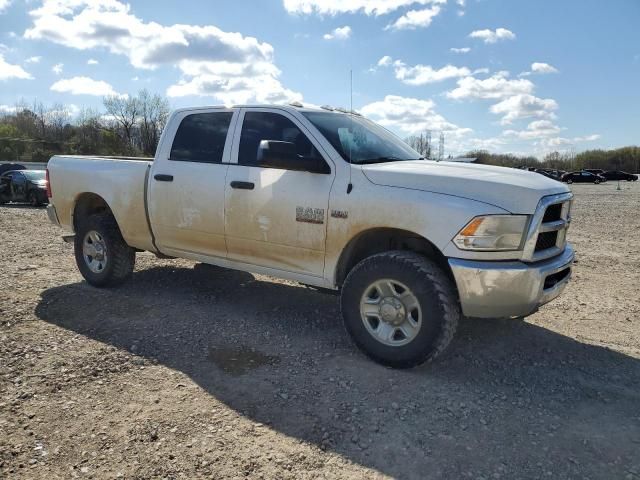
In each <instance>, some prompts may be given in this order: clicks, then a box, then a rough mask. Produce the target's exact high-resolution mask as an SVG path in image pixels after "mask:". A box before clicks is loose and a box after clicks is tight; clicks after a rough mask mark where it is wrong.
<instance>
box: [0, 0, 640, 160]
mask: <svg viewBox="0 0 640 480" xmlns="http://www.w3.org/2000/svg"><path fill="white" fill-rule="evenodd" d="M639 20H640V1H638V0H613V1H611V2H603V1H596V0H562V1H558V0H555V1H553V0H536V1H533V0H417V1H414V0H271V1H267V0H264V1H258V0H254V1H241V0H233V1H227V0H217V1H205V0H181V1H180V2H174V1H166V2H158V1H151V0H139V1H135V2H131V3H124V2H121V1H118V0H102V1H94V0H45V1H36V0H27V1H25V0H0V110H3V111H11V109H12V108H13V107H14V106H15V104H16V102H17V101H19V100H20V99H24V100H26V101H27V102H32V101H33V100H34V99H38V100H40V101H43V102H45V103H47V104H53V103H64V104H67V105H71V107H70V108H71V110H72V111H76V110H77V109H79V108H81V107H84V106H86V107H94V108H101V104H102V97H103V96H104V95H107V94H117V95H123V94H134V93H136V92H137V91H138V90H139V89H141V88H147V89H149V90H150V91H152V92H158V93H162V94H164V95H167V96H168V97H169V100H170V103H171V105H172V106H175V107H178V106H189V105H205V104H220V103H225V104H232V103H249V102H250V103H255V102H260V103H263V102H268V103H272V102H275V103H282V102H288V101H291V100H298V101H303V102H305V103H310V104H315V105H323V104H330V105H335V106H345V107H348V104H349V71H350V70H353V82H354V89H353V90H354V95H353V103H354V108H355V109H356V110H360V111H362V112H363V113H364V114H365V115H367V116H368V117H370V118H372V119H373V120H376V121H378V122H380V123H382V124H384V125H385V126H387V127H388V128H390V129H392V130H393V131H395V132H396V133H398V134H399V135H401V136H406V135H409V134H418V133H420V132H422V131H424V130H427V129H429V130H431V131H432V132H433V136H434V138H436V137H437V135H439V133H440V132H441V131H443V132H444V133H445V137H446V147H447V148H446V150H447V153H448V154H449V153H450V154H454V155H455V154H458V153H461V152H464V151H466V150H468V149H472V148H486V149H489V150H492V151H499V152H513V153H517V154H530V153H532V154H535V155H538V156H543V155H544V154H545V153H547V152H549V151H553V150H560V151H563V150H571V149H573V150H576V151H580V150H584V149H587V148H610V147H618V146H623V145H631V144H638V143H640V142H638V134H639V133H640V128H639V127H640V92H639V88H638V86H639V85H640V34H639V33H638V29H637V25H638V22H639ZM453 49H458V50H453Z"/></svg>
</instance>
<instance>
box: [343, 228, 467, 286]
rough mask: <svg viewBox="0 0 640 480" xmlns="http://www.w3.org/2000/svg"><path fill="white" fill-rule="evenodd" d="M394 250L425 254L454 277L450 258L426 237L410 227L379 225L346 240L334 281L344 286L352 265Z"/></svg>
mask: <svg viewBox="0 0 640 480" xmlns="http://www.w3.org/2000/svg"><path fill="white" fill-rule="evenodd" d="M392 250H406V251H412V252H416V253H419V254H421V255H424V256H425V257H427V258H430V259H431V260H433V261H434V262H435V263H436V264H437V265H438V266H439V267H440V268H441V269H442V270H443V271H444V272H445V273H446V274H447V275H448V276H449V277H450V278H451V279H453V273H452V271H451V267H450V266H449V262H448V261H447V258H446V257H445V256H444V255H443V254H442V252H441V251H440V250H439V249H438V248H437V247H436V246H435V245H434V244H433V243H432V242H431V241H429V240H428V239H427V238H425V237H424V236H422V235H420V234H417V233H415V232H411V231H409V230H403V229H399V228H386V227H380V228H371V229H368V230H364V231H362V232H360V233H358V234H357V235H356V236H355V237H353V238H352V239H351V240H350V241H349V242H348V243H347V245H346V247H345V248H344V249H343V250H342V253H341V254H340V258H339V260H338V264H337V266H336V271H335V284H336V285H337V286H338V287H341V286H342V284H343V283H344V280H345V278H346V277H347V275H348V274H349V272H350V271H351V269H352V268H353V267H355V266H356V265H357V264H358V263H359V262H361V261H362V260H364V259H365V258H367V257H370V256H372V255H375V254H378V253H383V252H387V251H392ZM454 285H455V282H454Z"/></svg>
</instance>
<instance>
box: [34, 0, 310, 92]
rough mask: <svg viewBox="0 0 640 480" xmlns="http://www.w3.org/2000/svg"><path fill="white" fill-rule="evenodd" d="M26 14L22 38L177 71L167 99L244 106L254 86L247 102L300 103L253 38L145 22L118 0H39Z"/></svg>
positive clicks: (263, 45)
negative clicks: (209, 99)
mask: <svg viewBox="0 0 640 480" xmlns="http://www.w3.org/2000/svg"><path fill="white" fill-rule="evenodd" d="M30 15H31V17H32V19H33V25H32V26H31V28H29V29H27V30H26V31H25V34H24V36H25V38H28V39H44V40H49V41H51V42H54V43H57V44H61V45H65V46H67V47H70V48H74V49H77V50H92V49H105V50H107V51H109V52H111V53H113V54H116V55H123V56H126V57H127V58H128V59H129V62H130V63H131V65H133V66H134V67H136V68H140V69H149V70H153V69H156V68H158V67H161V66H169V67H173V66H175V67H177V68H178V69H179V71H180V72H181V73H182V78H181V80H180V81H179V82H178V83H177V84H176V85H173V86H172V87H170V88H169V89H168V93H169V92H170V94H171V95H183V94H184V95H204V96H210V97H213V98H216V99H218V100H221V101H225V102H226V101H231V102H233V103H235V102H236V101H245V99H246V98H247V90H246V86H247V85H248V84H251V85H257V86H258V87H260V88H259V90H257V92H256V95H255V96H254V97H253V98H252V99H257V98H258V97H260V96H261V97H264V96H266V97H268V98H278V99H280V101H283V102H284V101H288V100H294V99H299V98H300V94H298V93H295V92H291V91H290V90H287V89H286V88H284V87H283V86H282V85H281V84H280V81H279V80H278V76H279V75H280V71H279V70H278V68H277V67H276V66H275V64H274V61H273V47H272V46H271V45H270V44H268V43H263V42H260V41H258V40H257V39H256V38H254V37H245V36H243V35H242V34H240V33H231V32H225V31H223V30H220V29H219V28H217V27H215V26H213V25H206V26H193V25H183V24H176V25H168V26H167V25H161V24H159V23H156V22H148V23H147V22H144V21H142V20H141V19H139V18H138V17H136V16H135V15H133V14H132V13H131V12H130V6H129V5H128V4H125V3H122V2H120V1H118V0H104V1H100V2H98V1H94V0H44V2H43V4H42V6H41V7H40V8H37V9H35V10H33V11H31V12H30ZM267 89H271V90H270V91H268V90H267ZM234 92H235V93H237V94H235V95H234Z"/></svg>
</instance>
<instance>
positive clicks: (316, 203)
mask: <svg viewBox="0 0 640 480" xmlns="http://www.w3.org/2000/svg"><path fill="white" fill-rule="evenodd" d="M48 175H49V194H50V196H51V204H50V206H49V210H48V212H49V216H50V218H51V220H52V221H53V222H54V223H56V224H59V225H61V226H62V227H64V228H65V229H67V230H69V232H70V233H72V234H73V236H72V238H73V242H74V247H75V248H74V249H75V256H76V261H77V264H78V268H79V269H80V272H81V273H82V275H83V276H84V278H85V279H86V280H87V282H89V283H90V284H92V285H95V286H99V287H102V286H113V285H117V284H120V283H122V282H123V281H124V280H126V279H127V278H128V277H129V276H130V275H131V273H132V271H133V267H134V263H135V255H136V252H139V251H149V252H153V253H155V254H156V255H158V256H159V257H181V258H186V259H191V260H195V261H199V262H205V263H209V264H213V265H219V266H223V267H228V268H233V269H238V270H244V271H250V272H255V273H261V274H268V275H272V276H276V277H281V278H286V279H290V280H294V281H298V282H301V283H303V284H306V285H312V286H316V287H322V288H325V289H333V290H338V291H340V295H341V300H340V301H341V310H342V316H343V320H344V323H345V326H346V329H347V331H348V332H349V334H350V335H351V337H352V339H353V340H354V342H355V344H356V345H357V346H358V347H360V348H361V349H362V351H363V352H364V353H366V354H367V355H368V356H370V357H371V358H373V359H374V360H376V361H378V362H380V363H383V364H385V365H389V366H394V367H401V368H404V367H412V366H415V365H418V364H421V363H423V362H425V361H429V360H431V359H433V358H435V357H436V356H437V355H438V354H439V353H440V352H442V351H443V350H444V349H445V348H446V347H447V345H448V343H449V342H450V340H451V338H452V337H453V335H454V333H455V330H456V326H457V323H458V319H459V318H460V316H461V315H465V316H467V317H484V318H487V317H520V316H525V315H528V314H530V313H532V312H534V311H535V310H536V309H537V308H538V307H540V306H541V305H543V304H544V303H547V302H549V301H551V300H552V299H554V298H555V297H557V296H558V295H559V294H560V293H561V292H562V290H563V288H564V287H565V285H566V284H567V282H568V281H569V278H570V276H571V264H572V261H573V257H574V252H573V249H572V247H571V246H570V245H569V244H568V243H567V241H566V232H567V228H568V226H569V222H570V209H571V199H572V195H571V193H570V191H569V190H568V188H567V187H566V186H565V185H563V184H561V183H559V182H556V181H554V180H551V179H549V178H546V177H544V176H542V175H537V174H535V173H532V172H525V171H519V170H513V169H507V168H499V167H489V166H474V165H469V164H457V163H449V162H433V161H428V160H424V159H422V158H420V155H419V154H418V153H417V152H415V151H414V150H412V149H411V148H410V147H408V146H407V145H406V144H404V143H403V142H402V141H400V140H399V139H398V138H397V137H395V136H394V135H392V134H391V133H389V132H388V131H387V130H385V129H384V128H382V127H379V126H377V125H375V124H374V123H372V122H370V121H368V120H366V119H364V118H362V117H361V116H359V115H357V114H349V113H343V112H338V111H331V110H326V109H308V108H303V107H300V106H268V105H267V106H238V107H233V108H224V107H210V108H191V109H181V110H178V111H176V112H174V113H173V114H172V116H171V118H170V120H169V122H168V124H167V127H166V128H165V131H164V132H163V134H162V138H161V140H160V144H159V146H158V149H157V153H156V157H155V159H153V161H151V160H145V159H131V158H100V157H77V156H55V157H53V158H52V159H51V160H50V161H49V165H48ZM69 237H71V236H69ZM282 301H283V302H285V301H286V298H283V299H282Z"/></svg>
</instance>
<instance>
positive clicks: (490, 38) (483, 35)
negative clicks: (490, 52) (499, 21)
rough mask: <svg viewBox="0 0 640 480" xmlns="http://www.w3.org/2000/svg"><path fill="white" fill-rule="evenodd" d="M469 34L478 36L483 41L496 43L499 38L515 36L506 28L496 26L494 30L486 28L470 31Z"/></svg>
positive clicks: (513, 37) (507, 38)
mask: <svg viewBox="0 0 640 480" xmlns="http://www.w3.org/2000/svg"><path fill="white" fill-rule="evenodd" d="M469 36H470V37H471V38H479V39H481V40H482V41H484V43H496V42H497V41H499V40H514V39H515V38H516V34H515V33H513V32H512V31H511V30H507V29H506V28H496V29H495V31H494V30H490V29H488V28H487V29H484V30H476V31H474V32H471V33H470V34H469Z"/></svg>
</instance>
